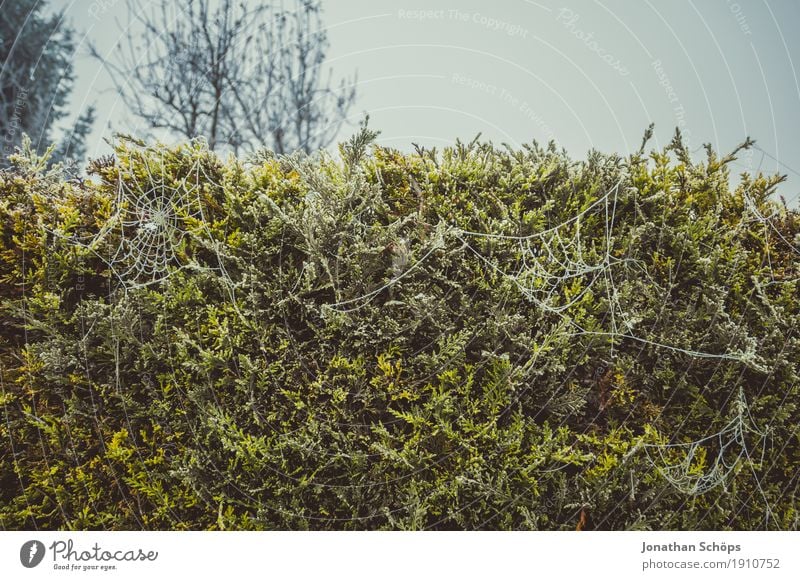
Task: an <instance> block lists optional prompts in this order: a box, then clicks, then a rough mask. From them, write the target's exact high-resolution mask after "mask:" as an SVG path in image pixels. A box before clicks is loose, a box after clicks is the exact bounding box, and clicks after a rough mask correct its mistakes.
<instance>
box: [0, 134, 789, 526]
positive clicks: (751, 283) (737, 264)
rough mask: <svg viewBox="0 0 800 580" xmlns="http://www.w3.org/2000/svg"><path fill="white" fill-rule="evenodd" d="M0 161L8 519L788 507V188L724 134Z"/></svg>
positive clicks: (3, 471)
mask: <svg viewBox="0 0 800 580" xmlns="http://www.w3.org/2000/svg"><path fill="white" fill-rule="evenodd" d="M374 137H375V133H373V132H371V131H369V130H368V129H366V128H363V129H362V131H361V132H359V133H358V134H356V135H355V136H354V137H353V138H351V139H350V140H349V141H347V142H346V143H343V144H342V145H341V146H340V152H339V153H340V154H339V155H333V154H327V153H319V154H316V155H314V156H306V155H299V154H296V155H291V156H274V155H272V154H270V153H269V152H262V153H259V154H257V155H254V156H252V157H250V158H247V159H234V158H233V157H231V158H229V159H227V160H224V159H220V158H219V157H218V156H216V155H214V154H213V153H211V152H209V150H208V148H207V147H206V146H205V145H204V144H203V143H202V142H201V141H198V142H191V143H187V144H183V145H180V146H171V147H170V146H165V145H161V144H155V145H147V144H144V143H142V142H139V141H136V140H135V139H133V138H130V137H122V136H121V137H120V138H119V140H118V142H117V143H116V144H115V149H114V155H111V156H108V157H105V158H101V159H96V160H93V161H91V163H90V165H89V167H88V173H89V177H87V179H85V180H67V179H66V178H64V177H62V173H61V172H60V170H59V167H58V166H55V167H48V160H47V157H46V156H44V157H39V156H37V155H36V154H35V153H33V152H32V151H31V150H30V148H26V149H24V150H22V151H20V152H19V154H18V155H16V156H15V157H14V159H13V161H14V167H13V168H12V169H9V170H7V171H4V172H2V173H0V244H1V245H0V297H1V298H2V306H1V307H0V308H2V316H1V318H0V320H1V321H2V322H0V324H2V329H0V334H2V342H0V381H1V386H2V390H1V391H0V396H1V397H2V420H1V421H0V440H1V441H2V445H0V479H2V481H0V527H2V528H3V529H32V528H37V529H59V530H60V529H69V530H94V529H191V530H208V529H224V530H232V529H286V530H300V529H313V530H317V529H336V530H351V529H352V530H357V529H358V530H362V529H370V530H374V529H399V530H420V529H433V530H462V529H464V530H477V529H498V530H509V529H533V530H562V529H563V530H574V529H583V530H591V529H609V530H622V529H781V530H787V529H798V527H799V526H798V506H797V492H798V473H800V469H799V468H800V445H799V443H800V438H799V436H798V431H797V425H798V424H800V410H799V409H798V385H800V383H799V382H798V372H799V371H800V340H798V336H797V329H798V328H800V306H799V305H798V278H800V271H799V269H798V263H799V262H798V254H799V253H800V215H799V213H800V212H798V211H797V210H796V209H792V208H789V207H787V205H786V204H785V203H781V202H780V201H776V200H775V197H776V195H775V191H776V188H777V187H778V184H779V183H780V182H781V181H782V178H781V177H780V176H765V175H761V174H758V175H749V174H742V175H741V176H740V178H739V179H738V180H737V183H736V184H735V185H732V184H731V182H732V181H733V180H732V179H731V176H730V171H731V169H730V168H731V162H733V161H734V160H735V159H736V155H737V154H739V153H740V151H741V150H742V149H745V148H747V147H750V146H751V145H752V143H751V142H749V141H748V142H746V143H744V144H743V145H742V147H740V148H737V149H736V150H735V151H734V152H732V153H731V154H729V155H726V156H719V155H717V154H716V153H715V152H714V151H713V150H712V149H711V148H710V147H708V148H707V154H706V156H705V158H704V160H703V161H702V162H699V161H697V160H695V159H693V158H692V156H691V155H690V153H689V151H688V150H687V148H686V147H685V146H684V144H683V143H682V141H681V138H680V134H679V133H676V136H675V138H674V139H673V141H672V142H671V143H670V144H669V145H668V146H667V147H665V148H663V149H662V150H653V151H649V152H648V151H646V147H647V142H648V141H647V139H648V138H649V133H648V134H646V136H645V139H644V140H643V143H642V148H641V150H640V151H639V152H637V153H635V154H632V155H627V156H621V155H615V154H603V153H599V152H596V151H592V152H590V153H589V154H588V155H587V156H586V159H585V160H582V161H575V160H573V159H571V158H570V157H569V156H568V155H567V154H566V153H565V152H564V151H559V150H558V149H557V148H556V146H555V145H553V144H552V143H551V144H549V145H547V146H542V145H539V144H537V143H535V142H534V143H532V144H530V145H526V146H524V147H521V148H517V149H513V148H509V147H500V146H495V145H493V144H491V143H486V142H478V141H477V140H476V141H474V142H472V143H462V142H457V143H456V144H455V145H454V146H452V147H448V148H445V149H443V150H442V151H436V150H428V149H425V148H421V147H417V149H416V151H415V152H414V153H410V154H406V153H401V152H399V151H396V150H393V149H390V148H386V147H380V146H377V145H374V143H373V141H374Z"/></svg>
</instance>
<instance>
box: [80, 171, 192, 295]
mask: <svg viewBox="0 0 800 580" xmlns="http://www.w3.org/2000/svg"><path fill="white" fill-rule="evenodd" d="M143 165H144V167H145V170H146V172H147V175H146V177H145V179H141V180H140V179H138V178H137V177H136V176H135V175H134V174H133V173H130V172H129V173H128V174H127V175H125V174H123V173H122V172H120V175H119V179H118V182H117V197H116V200H115V204H114V205H115V212H114V215H113V216H112V218H111V219H110V220H109V222H108V224H106V227H105V228H104V229H103V230H102V231H101V232H100V233H99V234H98V236H97V238H96V239H95V241H94V243H93V245H95V244H96V242H97V241H99V240H100V239H102V238H103V237H105V236H106V235H107V233H108V232H109V231H110V230H111V229H116V230H117V231H118V233H119V243H118V245H117V247H116V249H115V251H114V253H113V255H112V256H111V257H110V258H109V259H108V260H107V263H108V265H109V267H110V268H111V270H112V271H113V272H114V274H115V275H116V277H117V278H118V279H119V280H120V281H121V282H122V283H123V284H124V285H125V286H126V287H128V288H135V287H137V286H146V285H149V284H153V283H156V282H160V281H162V280H164V279H165V278H167V277H168V276H169V275H170V273H171V272H173V271H174V269H179V268H180V267H181V261H180V259H179V257H178V254H179V249H180V247H181V243H182V242H183V239H184V238H185V237H186V235H187V233H188V228H187V221H188V220H189V219H193V220H196V221H199V222H201V223H205V218H204V216H203V210H202V204H201V201H200V198H199V195H198V185H197V183H198V181H197V180H194V182H193V183H192V182H190V180H189V177H190V176H191V175H192V173H190V174H189V175H187V176H186V177H184V178H183V179H181V180H180V181H178V182H176V183H169V182H168V179H167V177H166V176H165V174H164V165H163V156H162V159H161V164H160V165H161V169H160V171H154V170H153V167H152V166H151V164H150V161H148V159H147V157H144V158H143Z"/></svg>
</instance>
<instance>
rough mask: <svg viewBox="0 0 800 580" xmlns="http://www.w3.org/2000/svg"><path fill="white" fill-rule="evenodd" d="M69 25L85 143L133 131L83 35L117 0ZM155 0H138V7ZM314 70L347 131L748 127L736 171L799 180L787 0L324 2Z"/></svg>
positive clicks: (403, 145) (72, 9) (439, 138)
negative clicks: (343, 115) (352, 94)
mask: <svg viewBox="0 0 800 580" xmlns="http://www.w3.org/2000/svg"><path fill="white" fill-rule="evenodd" d="M251 1H254V0H251ZM53 2H54V3H55V6H56V7H57V6H59V3H60V5H61V6H63V7H65V8H66V13H67V16H68V19H69V21H70V23H71V24H72V25H73V26H74V27H75V28H76V29H77V30H78V31H79V34H78V37H77V38H78V41H79V42H80V44H81V46H80V47H79V55H80V56H79V57H78V60H77V66H76V73H77V83H76V89H75V92H74V93H73V99H72V106H73V109H74V110H75V111H76V112H77V111H78V110H80V109H81V108H83V107H85V106H87V105H89V104H95V105H96V106H97V110H98V121H97V126H96V128H95V131H94V133H93V135H92V140H91V142H90V146H89V154H90V155H93V156H96V155H101V154H105V153H108V146H107V145H106V144H105V143H104V142H103V138H104V137H108V136H110V135H111V132H112V131H115V130H123V131H126V132H131V133H137V132H138V131H139V130H140V129H141V127H137V123H138V121H137V120H136V119H135V118H130V117H128V116H126V115H125V112H124V107H123V106H122V103H121V101H120V100H119V99H118V98H117V96H116V95H115V94H114V92H113V90H111V83H110V79H109V78H108V76H107V75H106V74H105V72H104V71H103V70H102V67H101V66H100V65H99V63H97V62H96V61H92V60H91V59H90V58H88V57H87V56H86V50H85V46H86V41H87V40H88V39H91V40H93V41H94V42H96V43H97V45H98V46H99V47H100V49H101V51H105V52H110V51H113V48H114V45H115V43H116V42H117V41H118V40H119V39H120V37H121V35H120V27H125V26H126V25H127V22H126V17H127V10H126V7H125V1H124V0H96V1H95V2H90V0H53ZM152 2H153V0H140V4H141V5H142V9H143V10H146V9H147V6H148V5H149V4H151V3H152ZM323 5H324V8H325V15H324V17H325V22H326V25H327V27H328V36H329V39H330V42H331V48H330V50H329V52H328V59H327V63H326V66H330V67H332V68H333V70H334V71H335V73H336V74H338V75H339V76H348V75H350V74H352V73H353V72H355V71H357V72H358V85H357V90H358V96H357V101H356V105H355V107H354V108H353V109H352V118H351V122H352V124H351V126H349V127H345V128H344V130H343V132H342V136H343V137H344V136H346V134H347V133H348V132H349V131H352V126H354V125H355V124H356V123H357V122H358V120H359V119H360V118H361V117H362V115H363V114H364V112H368V113H369V114H370V117H371V125H372V126H373V127H374V128H376V129H380V130H381V131H382V133H381V137H380V142H381V143H383V144H386V145H390V146H393V147H397V148H400V149H403V150H408V149H410V147H411V143H412V142H416V143H422V144H428V145H445V144H449V143H452V142H453V141H454V139H455V138H456V137H460V138H462V139H471V138H472V137H474V136H475V135H476V134H477V133H482V134H483V136H484V137H485V138H487V139H492V140H494V141H504V142H507V143H510V144H519V143H523V142H529V141H531V140H533V139H536V140H538V141H548V140H550V139H554V140H555V141H556V142H557V143H558V144H559V145H560V146H563V147H565V148H566V149H567V150H568V151H569V152H570V153H571V154H572V155H573V156H574V157H578V158H580V157H583V156H584V155H585V153H586V151H587V150H589V149H590V148H596V149H599V150H602V151H616V152H621V153H628V152H630V151H632V150H635V149H637V148H638V146H639V144H640V141H641V137H642V134H643V132H644V130H645V128H646V127H647V125H648V124H649V123H650V122H655V124H656V138H655V139H654V141H653V143H652V144H653V145H656V146H662V145H664V144H665V143H666V142H668V141H669V139H670V138H671V136H672V134H673V132H674V130H675V127H676V126H680V127H681V129H682V130H683V132H684V134H685V135H686V137H687V141H688V144H689V145H690V147H691V148H692V149H694V150H697V149H699V148H700V147H702V145H703V144H704V143H711V144H712V145H713V146H714V147H715V148H716V149H718V150H720V151H722V152H725V151H727V150H730V149H731V148H733V147H734V146H735V145H736V144H738V143H740V142H741V141H742V140H743V139H744V138H745V137H746V136H747V135H749V136H751V137H753V138H754V139H756V140H757V144H758V146H759V147H760V148H761V149H762V150H763V151H762V150H756V151H754V152H753V154H752V155H751V156H750V157H745V158H742V159H741V160H740V162H739V166H738V167H737V169H739V170H745V169H748V168H749V169H752V170H755V169H758V168H761V169H763V170H765V171H769V172H774V171H779V172H781V173H788V174H789V176H790V181H789V182H788V183H787V184H786V186H785V187H783V188H782V190H781V193H782V194H783V195H784V196H785V197H786V198H787V199H788V200H790V201H792V203H793V204H796V203H797V200H798V191H799V190H800V176H799V175H798V174H797V173H796V172H795V171H800V161H798V160H800V137H799V136H800V84H799V83H798V73H797V70H796V69H797V67H796V66H795V62H797V63H798V64H800V37H798V35H797V34H795V31H796V29H797V26H798V24H800V2H795V1H790V0H784V1H780V0H738V2H733V1H729V0H702V1H701V0H625V1H621V0H604V1H602V2H601V1H597V0H565V1H558V2H553V1H549V0H538V1H536V2H534V1H531V0H495V1H493V2H486V1H485V0H484V1H478V0H460V1H457V2H456V1H451V2H442V1H441V0H426V1H422V0H418V1H417V0H408V1H402V0H401V1H388V0H359V1H356V0H335V1H334V0H330V1H324V2H323Z"/></svg>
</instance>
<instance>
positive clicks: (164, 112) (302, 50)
mask: <svg viewBox="0 0 800 580" xmlns="http://www.w3.org/2000/svg"><path fill="white" fill-rule="evenodd" d="M127 2H128V15H129V24H128V26H127V27H125V30H126V31H127V32H125V33H124V34H123V35H122V36H121V38H122V40H121V42H120V43H119V44H118V45H117V47H116V50H115V52H114V54H112V55H111V58H105V57H103V56H102V55H101V54H100V52H99V51H98V50H97V48H96V47H92V54H93V55H94V56H95V57H96V58H98V59H100V60H101V61H102V62H103V63H104V64H105V66H106V67H107V69H108V70H109V72H110V73H111V76H112V78H113V79H114V82H115V85H116V88H117V91H118V92H119V94H120V96H121V98H122V100H123V101H124V103H125V105H126V106H127V107H128V109H129V110H130V111H131V112H132V113H133V114H135V115H136V116H138V117H140V118H141V119H143V120H144V121H145V123H146V124H147V126H148V127H149V128H151V129H156V130H166V131H169V132H171V133H173V134H177V135H179V136H182V137H187V138H195V137H200V136H202V137H205V138H206V139H207V140H208V144H209V146H210V147H211V148H212V149H214V150H218V151H221V150H232V151H234V152H238V151H240V150H242V149H244V150H255V149H258V148H261V147H267V148H270V149H272V150H273V151H275V152H276V153H287V152H291V151H293V150H296V149H303V150H305V151H309V152H310V151H313V150H316V149H318V148H322V147H325V146H327V145H328V144H330V143H331V141H332V140H333V139H334V138H335V137H336V135H337V133H338V132H339V129H340V127H341V125H342V123H343V122H344V120H345V118H346V115H347V112H348V110H349V109H350V107H351V106H352V104H353V101H354V99H355V89H354V86H355V82H354V81H355V79H354V78H352V79H343V80H341V81H340V82H339V83H338V84H336V83H334V80H333V76H332V71H331V70H330V69H328V70H325V69H324V68H323V66H324V60H325V53H326V51H327V49H328V46H329V43H328V38H327V34H326V32H325V29H324V27H323V25H322V19H321V7H320V2H319V0H289V4H290V5H289V6H288V8H287V6H286V4H285V3H284V2H283V1H282V0H281V1H280V2H278V1H273V2H271V3H268V4H264V3H263V2H254V3H252V5H250V4H248V3H246V2H236V1H234V0H160V1H159V2H157V3H156V4H155V7H153V8H151V9H150V11H149V12H148V11H143V10H142V3H141V2H139V1H137V0H127ZM150 5H151V6H152V4H150ZM137 28H138V30H137Z"/></svg>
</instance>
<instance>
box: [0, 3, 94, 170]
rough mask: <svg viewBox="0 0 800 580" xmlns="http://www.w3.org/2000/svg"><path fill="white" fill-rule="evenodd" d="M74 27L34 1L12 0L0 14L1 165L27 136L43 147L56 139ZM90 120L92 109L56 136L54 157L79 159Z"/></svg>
mask: <svg viewBox="0 0 800 580" xmlns="http://www.w3.org/2000/svg"><path fill="white" fill-rule="evenodd" d="M73 34H74V33H73V30H72V29H71V28H70V27H69V26H67V25H66V23H65V21H64V16H63V13H61V12H56V13H53V14H48V13H47V11H46V3H45V2H41V1H39V0H14V1H13V2H6V3H4V4H3V10H2V12H1V13H0V63H2V68H0V138H1V139H2V148H3V153H2V157H1V158H0V165H5V164H6V163H7V162H6V159H7V157H8V155H9V154H11V153H13V152H14V150H15V148H17V147H19V145H20V144H21V143H22V138H23V135H28V136H29V137H30V138H31V141H32V144H33V146H34V147H35V149H37V150H39V151H43V150H45V149H47V147H49V146H50V145H51V144H52V143H54V142H56V138H55V137H54V135H53V133H54V129H55V127H56V124H57V123H58V121H60V120H62V119H64V118H65V117H67V114H68V108H67V102H68V98H69V94H70V92H71V91H72V87H73V83H74V73H73V64H72V57H73V55H74V46H75V45H74V40H73ZM93 121H94V109H93V108H91V107H90V108H89V109H87V110H86V111H85V112H84V113H83V114H81V115H80V116H79V117H78V119H77V120H76V121H75V123H74V125H73V126H72V127H71V128H70V129H68V130H65V131H64V132H63V135H62V136H61V137H60V139H58V143H57V145H56V150H55V155H54V157H53V159H54V160H56V161H64V162H66V163H68V164H69V165H71V166H74V165H76V164H77V163H80V162H82V161H83V160H84V157H85V144H84V141H85V139H86V136H87V135H88V133H89V131H90V130H91V126H92V123H93Z"/></svg>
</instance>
